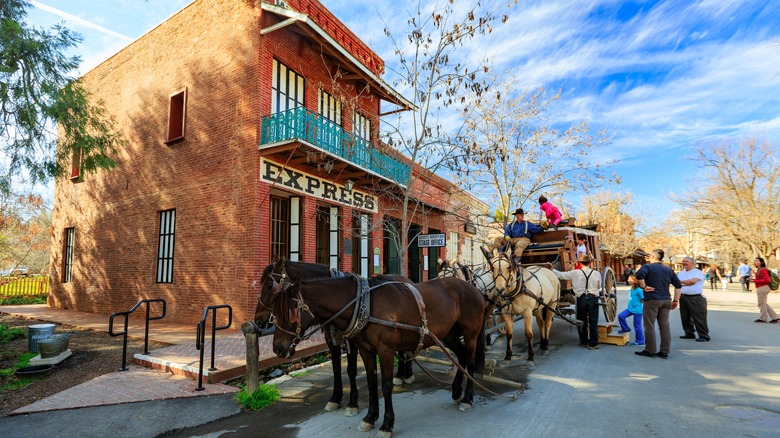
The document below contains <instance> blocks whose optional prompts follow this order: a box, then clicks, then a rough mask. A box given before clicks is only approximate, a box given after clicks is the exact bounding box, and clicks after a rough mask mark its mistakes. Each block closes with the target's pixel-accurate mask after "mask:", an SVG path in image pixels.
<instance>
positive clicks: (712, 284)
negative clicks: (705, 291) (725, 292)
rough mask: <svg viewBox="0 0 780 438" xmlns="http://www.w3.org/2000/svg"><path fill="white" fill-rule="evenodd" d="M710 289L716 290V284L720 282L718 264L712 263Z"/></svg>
mask: <svg viewBox="0 0 780 438" xmlns="http://www.w3.org/2000/svg"><path fill="white" fill-rule="evenodd" d="M709 272H710V290H712V291H715V290H716V289H717V288H718V287H717V286H716V284H718V282H720V268H718V265H714V264H713V265H710V270H709Z"/></svg>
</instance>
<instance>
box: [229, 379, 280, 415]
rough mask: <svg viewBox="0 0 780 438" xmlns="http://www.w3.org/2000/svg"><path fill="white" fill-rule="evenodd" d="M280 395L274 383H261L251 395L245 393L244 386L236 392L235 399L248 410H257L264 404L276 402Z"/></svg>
mask: <svg viewBox="0 0 780 438" xmlns="http://www.w3.org/2000/svg"><path fill="white" fill-rule="evenodd" d="M280 397H281V395H280V394H279V388H277V387H276V386H274V385H266V384H261V385H260V386H258V387H257V390H256V391H255V392H253V393H252V394H251V395H250V394H248V393H247V390H246V386H243V385H242V386H241V390H240V391H238V393H236V401H237V402H238V403H240V404H241V405H242V406H244V408H245V409H248V410H250V411H259V410H260V409H263V408H264V407H266V406H271V405H272V404H274V403H276V402H277V401H278V400H279V398H280Z"/></svg>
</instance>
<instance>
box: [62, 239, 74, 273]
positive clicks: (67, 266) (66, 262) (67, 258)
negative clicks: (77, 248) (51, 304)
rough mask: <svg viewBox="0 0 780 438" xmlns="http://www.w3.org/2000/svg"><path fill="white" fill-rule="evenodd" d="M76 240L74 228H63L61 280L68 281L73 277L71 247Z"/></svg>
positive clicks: (72, 247)
mask: <svg viewBox="0 0 780 438" xmlns="http://www.w3.org/2000/svg"><path fill="white" fill-rule="evenodd" d="M75 240H76V229H75V228H65V245H64V246H65V248H64V249H65V251H64V254H63V256H64V257H63V258H62V282H63V283H70V281H71V280H72V279H73V249H74V242H75Z"/></svg>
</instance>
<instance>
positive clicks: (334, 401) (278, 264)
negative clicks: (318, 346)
mask: <svg viewBox="0 0 780 438" xmlns="http://www.w3.org/2000/svg"><path fill="white" fill-rule="evenodd" d="M343 275H344V273H342V272H339V271H336V270H334V269H331V268H330V267H328V266H327V265H322V264H319V263H306V262H294V261H291V260H287V259H285V258H282V259H276V260H274V262H273V263H272V264H270V265H268V266H266V267H265V269H264V270H263V276H262V277H261V279H260V281H261V285H262V286H261V289H260V296H259V297H258V298H257V307H256V308H255V324H256V325H257V326H258V327H261V328H264V327H268V326H270V325H272V318H271V315H272V312H271V307H270V305H271V300H272V287H273V284H274V283H276V282H278V281H282V279H288V280H293V281H294V280H298V279H302V280H313V279H317V278H331V277H339V276H343ZM384 281H407V282H410V283H411V280H409V279H408V278H406V277H402V276H400V275H380V276H376V277H372V278H371V279H370V280H369V284H370V285H371V286H373V285H376V284H379V283H381V282H384ZM322 332H323V334H324V335H325V341H326V343H327V344H328V350H329V352H330V358H331V364H332V369H333V392H332V393H331V396H330V400H328V403H327V404H326V405H325V410H326V411H335V410H336V409H339V408H340V407H341V401H342V399H343V398H344V387H343V382H342V380H341V353H342V348H341V347H342V342H341V339H339V338H340V336H339V335H338V334H337V333H334V332H333V330H332V329H331V327H330V326H328V327H323V329H322ZM344 343H345V344H346V345H347V348H346V350H347V378H348V380H349V401H348V402H347V407H346V409H345V410H344V415H345V416H347V417H352V416H354V415H357V413H358V390H357V382H356V376H357V354H358V353H357V347H355V346H354V345H353V344H352V341H351V340H349V339H344ZM396 378H397V379H398V380H399V381H400V382H405V383H411V382H412V381H413V380H414V374H413V373H412V364H411V361H405V360H404V361H399V362H398V373H397V374H396ZM399 384H400V383H399Z"/></svg>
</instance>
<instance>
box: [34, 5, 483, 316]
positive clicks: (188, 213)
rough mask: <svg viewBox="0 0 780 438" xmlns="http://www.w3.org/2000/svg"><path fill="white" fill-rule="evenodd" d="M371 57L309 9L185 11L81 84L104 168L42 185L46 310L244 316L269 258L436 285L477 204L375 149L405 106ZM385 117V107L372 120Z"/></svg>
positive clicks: (331, 20) (469, 231)
mask: <svg viewBox="0 0 780 438" xmlns="http://www.w3.org/2000/svg"><path fill="white" fill-rule="evenodd" d="M383 69H384V64H383V61H382V59H380V58H379V56H377V55H376V54H375V53H374V52H373V51H371V50H370V49H369V48H368V47H367V46H366V45H365V44H364V43H363V42H361V41H360V40H359V39H358V38H357V37H356V36H355V35H354V34H352V33H351V32H350V31H349V29H347V28H346V27H345V26H344V25H343V24H342V23H341V22H339V21H338V20H337V19H336V18H335V17H334V16H333V15H332V14H331V13H330V12H329V11H327V10H326V9H325V8H324V7H323V6H322V5H321V4H320V3H319V2H318V1H317V0H285V2H283V3H281V2H278V1H277V2H273V1H271V2H261V1H234V0H195V1H193V2H192V3H191V4H189V5H188V6H187V7H185V8H184V9H182V10H181V11H179V12H178V13H177V14H175V15H174V16H172V17H170V18H169V19H168V20H166V21H165V22H163V23H162V24H160V25H159V26H157V27H156V28H154V29H152V30H151V31H149V32H148V33H146V34H145V35H143V36H141V37H140V38H138V39H137V40H136V41H134V42H132V43H131V44H129V45H128V46H127V47H126V48H124V49H123V50H121V51H120V52H119V53H117V54H115V55H114V56H112V57H111V58H109V59H108V60H106V61H105V62H103V63H102V64H101V65H99V66H98V67H96V68H95V69H93V70H92V71H90V72H88V73H87V74H86V75H84V77H83V81H84V84H85V86H86V87H87V89H88V90H90V92H91V93H93V96H94V97H95V98H97V99H100V100H102V101H103V102H104V104H105V106H106V107H107V108H108V110H109V111H110V112H111V114H112V115H113V116H114V117H115V118H116V120H117V123H118V126H119V127H120V129H121V130H122V132H123V134H124V136H125V139H126V140H127V142H126V144H125V145H124V146H123V147H122V148H121V149H120V150H119V151H118V154H117V156H116V158H115V159H116V161H117V163H118V167H117V168H116V169H113V170H111V171H108V172H103V171H101V172H99V173H97V174H90V175H86V176H84V175H81V174H80V170H79V162H78V157H74V163H73V170H72V175H71V177H70V178H69V179H67V178H65V179H61V180H58V181H57V182H56V187H55V201H54V211H53V219H52V220H53V230H54V231H53V235H52V251H51V254H52V255H51V276H52V288H51V290H52V291H51V294H50V296H49V305H50V306H53V307H58V308H70V309H77V310H82V311H90V312H103V313H111V312H116V311H122V310H127V309H129V308H130V307H131V306H132V305H134V304H135V303H136V302H137V301H139V300H141V299H147V298H162V299H165V300H166V302H167V304H168V313H169V318H170V320H172V321H179V322H195V321H198V320H200V318H201V316H202V314H203V311H204V309H205V308H206V306H208V305H215V304H230V305H231V306H232V307H233V310H234V320H236V321H239V322H240V321H244V320H248V319H251V317H252V314H253V311H254V308H255V302H256V299H257V296H258V293H259V288H260V277H261V273H262V270H263V268H264V267H265V266H266V265H267V264H269V263H270V262H271V260H272V257H273V256H274V255H284V256H286V257H289V258H291V259H293V260H302V261H308V262H320V263H324V264H329V265H331V266H333V267H336V268H338V269H340V270H343V271H351V272H355V273H359V274H361V275H364V276H368V275H375V274H377V273H397V272H400V271H401V268H402V266H405V267H406V268H407V269H408V271H407V272H408V275H409V277H410V278H412V279H414V280H426V279H428V278H429V277H432V276H435V273H436V271H435V262H436V258H437V257H439V256H444V251H445V249H444V248H436V247H431V248H426V247H423V248H418V245H417V242H416V241H413V242H412V245H411V246H410V247H411V248H413V249H412V250H410V251H409V252H408V254H407V255H406V257H400V256H399V251H398V248H397V244H396V243H395V242H396V239H394V236H395V235H396V234H397V232H396V231H397V230H398V227H399V225H400V223H401V221H400V218H401V211H402V210H401V204H400V203H399V202H398V201H397V199H398V198H397V195H398V193H399V183H400V184H401V185H407V184H408V188H409V190H410V193H415V200H416V201H417V202H418V203H417V204H415V205H417V207H418V208H416V209H415V210H414V211H415V212H414V213H413V214H412V213H410V214H409V215H408V218H409V220H410V221H411V223H412V226H411V227H410V229H409V237H411V238H414V237H415V236H417V235H418V234H420V233H423V234H439V233H441V234H445V235H446V237H447V239H448V243H447V245H448V246H447V250H448V251H449V252H450V253H451V254H449V256H450V257H452V256H453V255H454V254H452V253H454V252H460V251H461V246H462V245H463V244H464V243H465V244H467V245H468V251H469V253H470V252H471V246H473V245H474V243H473V240H474V239H475V238H476V236H475V234H476V232H477V227H476V226H475V225H476V217H477V212H478V213H479V214H484V213H486V212H487V206H485V205H484V204H482V203H480V202H479V201H477V200H475V199H474V198H473V197H471V196H470V195H468V194H464V193H463V192H462V191H460V190H458V189H457V188H456V187H453V186H452V184H451V183H450V182H448V181H446V180H445V179H443V178H440V177H438V176H435V175H432V174H429V173H427V172H426V171H424V170H423V169H421V168H419V166H416V165H414V163H411V162H410V161H409V160H408V159H407V158H405V157H404V156H402V155H400V154H399V153H397V152H396V151H394V150H392V149H391V148H388V147H386V146H383V145H381V144H380V143H379V142H378V141H377V137H378V126H379V117H380V116H381V114H382V111H383V107H387V108H390V110H397V109H400V110H413V108H411V106H412V105H411V104H410V103H409V102H408V101H407V100H406V99H405V98H404V97H403V96H401V95H400V94H399V93H397V92H396V91H395V90H393V89H392V88H391V87H390V86H389V85H388V84H386V83H385V82H384V81H383V80H382V78H381V74H382V72H383ZM386 111H387V110H386Z"/></svg>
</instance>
